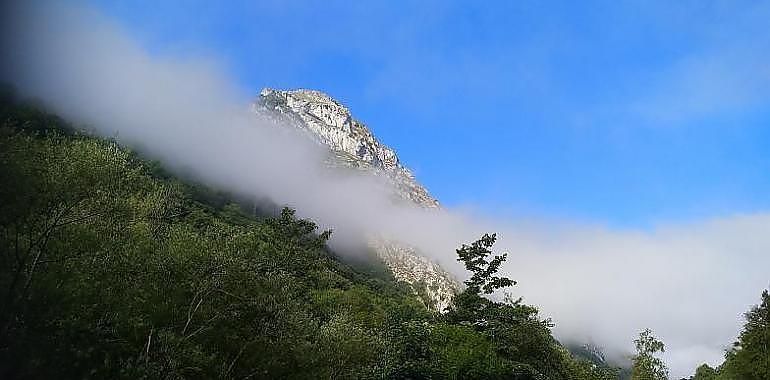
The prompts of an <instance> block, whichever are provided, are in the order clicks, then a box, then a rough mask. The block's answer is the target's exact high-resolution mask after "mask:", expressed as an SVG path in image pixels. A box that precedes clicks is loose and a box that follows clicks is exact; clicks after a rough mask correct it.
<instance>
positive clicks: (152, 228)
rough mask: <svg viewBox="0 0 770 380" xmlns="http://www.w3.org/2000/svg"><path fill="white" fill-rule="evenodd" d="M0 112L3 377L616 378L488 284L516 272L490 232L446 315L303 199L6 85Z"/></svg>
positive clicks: (0, 363) (468, 260)
mask: <svg viewBox="0 0 770 380" xmlns="http://www.w3.org/2000/svg"><path fill="white" fill-rule="evenodd" d="M0 117H1V118H0V122H2V124H1V126H0V251H1V252H0V260H1V263H2V265H0V290H2V295H1V296H2V301H1V302H2V305H1V307H0V378H4V379H11V378H84V377H88V378H394V379H395V378H414V379H417V378H499V379H566V378H569V379H597V378H612V371H611V370H607V369H603V368H598V367H596V366H595V365H593V364H590V363H588V362H586V361H578V360H575V359H573V358H572V356H570V354H569V353H568V352H567V350H566V349H564V348H563V347H562V346H561V345H560V344H559V343H558V342H557V341H556V340H555V339H554V338H553V337H552V336H551V333H550V330H549V325H548V322H547V321H543V320H540V319H539V317H538V315H537V310H536V309H535V308H533V307H531V306H526V305H522V304H521V303H520V302H506V303H496V302H492V301H490V300H488V299H487V298H484V297H483V293H489V290H490V289H495V288H497V287H500V286H504V285H507V284H508V283H507V282H506V281H508V280H507V279H500V278H498V277H495V276H494V274H495V273H494V272H496V265H499V262H500V261H501V260H500V259H493V260H492V261H491V262H488V261H486V257H487V256H488V255H489V254H490V251H489V250H488V248H489V247H491V242H493V241H494V238H491V240H490V237H485V238H484V239H482V240H481V241H480V242H477V243H474V245H473V247H474V248H473V249H474V250H475V251H473V252H475V253H474V255H475V256H473V257H466V258H465V259H464V260H465V263H466V265H467V266H468V268H469V269H470V270H471V271H472V272H473V273H474V276H473V277H472V280H471V281H474V282H471V283H469V287H468V290H467V291H465V292H464V293H462V294H460V295H459V296H458V297H457V299H458V302H456V303H455V304H454V305H453V307H452V309H451V310H450V311H449V312H448V313H447V314H445V315H435V314H433V313H431V312H430V311H429V310H428V309H427V308H426V307H425V306H424V305H423V304H422V303H421V302H420V301H419V299H418V298H417V297H416V296H415V295H414V294H413V292H412V291H411V290H410V288H408V287H407V286H406V285H405V284H403V283H397V282H395V281H394V280H393V279H392V276H387V275H383V274H382V273H381V272H380V271H378V270H372V269H371V268H377V265H376V264H371V265H370V266H369V267H367V268H365V269H362V268H361V265H360V264H359V265H357V266H353V265H350V264H348V263H346V262H344V261H343V260H341V259H340V258H339V257H337V256H336V255H335V254H334V253H333V252H331V251H330V250H329V249H328V248H327V247H326V245H325V241H326V239H327V238H328V237H329V232H321V233H319V232H318V231H316V226H315V225H314V224H313V223H312V222H310V221H307V220H299V219H297V218H295V217H294V213H293V211H292V210H289V209H284V210H283V211H282V212H281V213H280V215H279V216H273V217H266V216H261V217H260V216H255V215H251V214H249V213H246V212H244V211H243V209H242V207H241V206H239V205H238V204H235V203H233V202H232V201H233V199H235V198H233V197H229V196H227V195H226V194H223V193H218V192H215V191H211V190H208V189H206V188H204V187H202V186H197V185H190V184H186V183H183V182H181V181H179V180H177V179H175V178H173V177H171V176H168V175H165V174H163V173H162V171H160V170H159V168H158V165H157V164H155V163H152V162H147V161H144V160H142V159H140V158H139V157H138V156H137V155H136V154H133V153H132V152H131V151H129V150H127V149H126V148H124V147H121V146H119V145H117V144H116V143H114V142H112V141H108V140H104V139H99V138H95V137H93V136H90V135H88V134H85V133H82V132H78V131H76V130H74V129H73V128H71V127H70V126H68V125H67V124H66V123H64V122H63V121H62V120H60V119H58V118H56V117H55V116H51V115H48V114H46V113H44V112H41V111H39V110H38V109H37V108H35V107H34V106H30V105H27V104H19V103H16V102H15V101H13V99H11V98H10V97H8V96H4V97H3V100H2V104H1V105H0ZM463 251H464V252H467V251H468V247H464V248H462V249H461V250H459V251H458V252H463ZM461 257H462V254H461ZM373 273H377V275H373Z"/></svg>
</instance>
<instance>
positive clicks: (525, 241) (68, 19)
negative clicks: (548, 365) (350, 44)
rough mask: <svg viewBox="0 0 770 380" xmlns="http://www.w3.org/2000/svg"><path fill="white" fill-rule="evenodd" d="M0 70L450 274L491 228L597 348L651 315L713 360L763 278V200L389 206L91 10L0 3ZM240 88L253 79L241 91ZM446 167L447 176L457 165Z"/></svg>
mask: <svg viewBox="0 0 770 380" xmlns="http://www.w3.org/2000/svg"><path fill="white" fill-rule="evenodd" d="M3 17H4V19H3V25H4V26H3V28H4V30H3V33H2V34H3V37H2V38H3V41H2V42H3V44H2V48H3V57H4V60H3V62H2V65H3V67H2V71H1V73H0V74H2V77H0V79H2V80H3V81H6V82H10V83H12V84H13V85H15V86H16V87H17V89H18V90H19V92H20V93H21V94H22V95H23V96H28V97H35V98H39V99H40V100H42V101H43V102H44V104H45V105H46V106H47V107H49V108H50V109H51V110H52V111H54V112H56V113H57V114H59V115H61V116H62V117H64V118H66V119H69V120H71V121H72V122H74V123H77V124H83V125H87V126H89V127H92V128H95V129H96V130H97V131H98V133H100V134H102V135H104V136H110V137H115V138H117V139H118V140H119V141H121V142H123V143H125V144H127V145H130V146H135V147H140V148H141V149H142V150H144V151H146V152H149V153H150V154H151V155H153V156H154V157H156V158H158V159H160V160H162V161H163V162H164V163H165V164H166V165H167V166H170V167H171V168H172V169H175V170H179V171H192V172H194V173H197V175H199V176H201V178H202V179H204V180H205V181H207V182H209V183H211V184H213V185H216V186H221V187H224V188H227V189H229V190H232V191H237V192H239V193H244V194H252V195H254V196H255V197H259V198H264V197H267V198H270V199H273V200H274V201H276V202H278V203H281V204H287V205H290V206H292V207H295V208H297V210H298V212H299V213H300V215H301V216H303V217H307V218H311V219H313V220H316V221H318V222H319V224H320V225H321V226H322V227H323V228H333V229H334V230H335V233H334V236H333V240H332V243H333V244H334V245H335V246H337V247H339V248H341V249H345V248H346V247H352V246H358V244H360V242H361V241H360V239H361V236H363V235H364V233H365V232H377V233H381V234H384V235H388V236H393V237H395V238H397V239H398V240H401V241H404V242H406V243H409V244H412V245H415V246H417V247H419V248H420V249H421V250H422V251H423V252H425V253H427V254H429V255H431V256H432V257H433V258H434V259H435V260H437V261H438V262H440V263H441V264H443V265H444V266H445V267H446V268H447V269H448V270H450V271H452V272H454V273H455V274H457V275H458V276H460V277H463V276H465V274H464V272H463V270H462V268H461V266H460V265H459V264H458V263H457V262H456V260H455V254H454V249H455V248H456V247H457V246H458V245H459V244H460V243H462V242H469V241H472V240H474V239H475V238H477V237H478V236H479V235H480V234H481V233H483V232H498V233H499V236H500V238H501V239H500V241H499V243H498V245H497V248H498V249H499V250H500V251H508V252H510V256H509V261H508V263H507V264H506V265H505V267H504V268H503V269H504V270H505V271H506V273H507V274H508V275H509V276H510V277H512V278H514V279H516V280H517V281H519V284H520V285H519V286H517V287H515V288H513V289H512V290H511V292H512V293H513V294H514V295H517V296H519V295H520V296H523V297H524V298H525V300H526V301H527V302H529V303H532V304H535V305H538V306H539V307H540V308H541V310H542V311H543V313H544V314H545V315H547V316H550V317H553V319H554V322H555V323H556V324H557V326H556V329H555V331H556V333H557V335H558V336H559V337H560V338H561V339H563V340H570V341H576V342H588V341H591V342H594V343H595V344H597V345H600V346H604V347H606V348H607V351H608V353H610V354H611V355H610V356H612V355H613V354H614V355H615V356H618V357H619V356H622V355H624V354H627V353H630V350H631V348H632V340H633V339H634V337H635V335H636V334H637V333H638V332H639V331H640V330H641V329H643V328H646V327H649V328H652V329H653V330H654V331H655V332H656V333H657V334H658V335H659V336H660V337H661V338H662V339H663V340H664V341H665V342H666V343H667V347H668V351H667V353H666V359H667V361H668V363H669V365H670V366H671V367H672V375H673V376H674V377H680V376H685V375H688V374H690V373H692V371H693V369H694V368H695V366H697V365H698V364H700V363H702V362H704V361H707V362H709V363H711V364H716V363H718V362H720V360H721V357H722V351H723V349H724V348H725V347H727V346H728V345H729V344H730V343H731V342H732V340H733V339H734V337H735V335H736V333H737V331H738V329H739V327H740V325H741V322H742V321H741V315H742V313H743V312H745V311H746V310H747V309H748V307H749V305H751V304H752V303H755V302H757V300H758V299H759V294H760V291H761V289H762V288H763V287H766V286H767V285H768V280H769V279H770V269H769V268H770V255H768V252H769V251H770V214H757V215H740V216H732V217H726V218H723V219H719V220H711V221H704V222H700V223H693V224H688V225H672V226H663V227H660V228H658V229H656V230H653V231H633V230H622V231H617V230H611V229H606V228H602V227H597V226H585V225H570V224H558V223H550V224H547V225H545V224H541V225H538V224H534V223H525V222H521V223H516V222H511V221H494V220H489V219H486V218H483V217H478V216H470V215H468V214H466V213H462V212H459V211H452V210H433V211H424V210H415V209H412V208H406V207H403V206H395V205H393V203H392V202H391V199H390V193H391V192H390V190H389V189H388V188H387V185H385V184H383V183H381V182H378V181H376V180H375V179H372V178H365V177H361V176H339V175H334V176H330V175H328V174H329V173H328V172H327V171H326V170H325V169H324V168H322V165H321V162H322V158H323V155H324V154H325V153H324V151H323V150H322V149H320V147H318V146H317V145H315V144H313V143H310V142H309V141H307V140H306V139H305V138H302V137H299V136H297V135H296V134H294V133H293V132H292V129H291V128H277V126H276V125H275V124H274V122H273V121H271V120H268V119H266V118H263V117H260V116H258V115H254V114H252V113H251V112H249V107H248V102H249V101H250V99H249V98H250V96H251V94H248V95H244V93H243V91H241V90H240V89H238V88H236V87H234V86H232V85H231V83H234V82H233V81H231V80H230V79H228V78H227V77H226V76H225V75H223V74H222V73H221V71H220V70H218V69H217V67H216V66H215V65H214V64H213V63H212V62H211V61H209V60H207V59H189V58H188V59H179V58H174V57H166V56H153V55H151V54H149V53H148V52H146V51H145V50H144V49H143V48H142V47H141V46H140V45H138V44H137V43H136V42H135V41H133V40H132V39H131V38H130V36H128V35H127V34H126V33H125V32H124V31H123V30H121V29H120V28H119V27H118V26H117V25H115V24H113V23H112V22H111V21H110V20H108V19H105V18H104V17H103V16H101V15H100V14H98V13H96V12H94V11H93V10H90V9H88V8H83V7H79V6H63V5H62V4H60V3H57V4H54V3H34V4H31V3H29V2H27V4H25V5H23V6H21V5H12V6H8V9H6V10H4V12H3ZM255 92H256V91H255ZM458 180H459V179H458Z"/></svg>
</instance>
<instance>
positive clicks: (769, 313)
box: [691, 290, 770, 380]
mask: <svg viewBox="0 0 770 380" xmlns="http://www.w3.org/2000/svg"><path fill="white" fill-rule="evenodd" d="M745 317H746V323H745V324H744V325H743V330H741V333H740V335H739V336H738V341H736V342H735V343H734V344H733V347H732V348H731V349H729V350H728V351H727V353H726V354H725V361H724V363H722V365H721V366H719V367H718V368H716V369H714V368H711V367H709V366H708V365H706V364H704V365H702V366H700V367H698V369H697V371H696V372H695V375H694V376H693V377H692V378H691V379H692V380H767V379H770V292H768V291H767V290H764V291H763V292H762V296H761V302H760V303H759V304H758V305H756V306H754V307H752V308H751V310H749V311H748V312H747V313H746V315H745Z"/></svg>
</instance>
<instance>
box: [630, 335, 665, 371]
mask: <svg viewBox="0 0 770 380" xmlns="http://www.w3.org/2000/svg"><path fill="white" fill-rule="evenodd" d="M634 343H635V344H636V355H634V361H633V367H632V369H631V379H633V380H666V379H668V368H667V367H666V364H665V363H663V360H661V359H660V358H657V357H655V354H657V353H659V352H661V353H662V352H665V351H666V347H665V345H664V344H663V342H661V341H660V340H658V339H657V338H655V336H653V335H652V331H650V329H645V330H644V331H642V332H641V333H640V334H639V338H638V339H636V340H634Z"/></svg>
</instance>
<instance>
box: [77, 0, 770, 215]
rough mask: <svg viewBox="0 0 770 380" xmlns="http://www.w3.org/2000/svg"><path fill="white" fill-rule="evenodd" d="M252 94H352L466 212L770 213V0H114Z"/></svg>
mask: <svg viewBox="0 0 770 380" xmlns="http://www.w3.org/2000/svg"><path fill="white" fill-rule="evenodd" d="M89 3H91V4H94V5H95V6H96V8H97V9H99V10H101V11H103V12H104V13H106V14H107V15H108V16H110V17H112V18H114V19H116V20H117V21H118V23H119V24H120V25H122V27H123V28H125V29H126V30H127V31H128V32H129V33H130V34H131V35H133V36H135V37H136V38H137V39H138V40H139V41H140V42H141V43H142V44H143V45H144V46H145V47H146V48H147V49H149V50H150V51H151V52H153V53H154V54H158V55H161V56H164V55H174V56H196V57H198V56H204V57H209V58H211V59H213V60H215V61H217V62H218V63H219V64H221V65H222V66H223V67H224V69H225V71H226V72H227V73H228V74H229V75H231V76H232V77H233V78H234V79H235V80H236V81H237V85H238V87H239V88H241V89H242V91H243V93H244V94H246V95H249V96H251V95H254V96H256V94H257V92H258V91H259V89H260V88H262V87H275V88H297V87H302V88H313V89H318V90H322V91H324V92H327V93H329V94H330V95H332V96H333V97H335V98H337V99H338V100H340V101H342V102H343V103H344V104H346V105H347V106H349V107H350V109H351V110H352V112H353V113H354V115H355V116H357V117H358V118H359V119H361V120H362V121H364V122H365V123H367V124H368V125H369V126H370V128H371V129H372V130H373V131H374V133H375V134H376V135H377V136H378V137H379V138H380V139H381V140H382V141H383V142H384V143H386V144H388V145H390V146H392V147H393V148H395V149H396V151H397V152H398V153H399V156H400V157H401V159H402V160H403V161H404V162H405V163H406V165H407V166H409V167H411V168H413V169H414V170H415V172H416V174H417V177H418V179H419V180H420V181H421V182H423V183H424V184H425V185H426V186H427V187H428V188H429V190H430V191H431V192H432V193H433V194H434V195H435V196H436V197H437V198H439V199H440V201H442V203H444V204H446V205H449V206H466V205H472V206H473V207H476V208H479V209H480V210H481V211H483V212H487V213H493V214H498V215H504V216H511V217H534V218H546V219H566V220H578V221H590V222H595V223H601V224H608V225H611V226H621V227H648V226H653V225H657V224H660V223H669V222H677V221H690V220H698V219H703V218H711V217H720V216H726V215H733V214H739V213H752V212H758V211H765V210H768V209H770V31H768V29H767V21H766V20H768V19H770V5H768V3H765V4H759V2H753V1H745V2H743V1H724V2H712V1H677V2H670V1H661V2H651V1H624V2H616V1H595V2H581V3H580V4H579V5H578V4H577V3H576V2H572V1H564V2H539V1H499V2H496V1H484V2H468V1H457V2H449V1H413V2H403V1H382V2H374V1H307V2H304V1H291V2H289V1H227V2H225V1H222V2H214V1H163V2H157V1H150V0H138V1H131V2H126V1H102V0H93V1H89Z"/></svg>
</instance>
